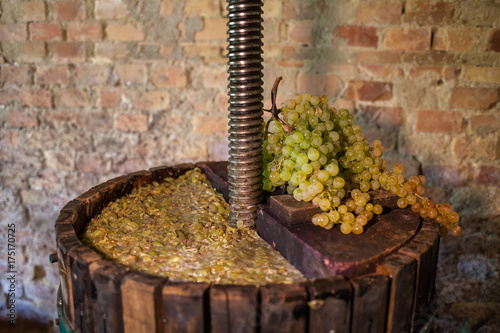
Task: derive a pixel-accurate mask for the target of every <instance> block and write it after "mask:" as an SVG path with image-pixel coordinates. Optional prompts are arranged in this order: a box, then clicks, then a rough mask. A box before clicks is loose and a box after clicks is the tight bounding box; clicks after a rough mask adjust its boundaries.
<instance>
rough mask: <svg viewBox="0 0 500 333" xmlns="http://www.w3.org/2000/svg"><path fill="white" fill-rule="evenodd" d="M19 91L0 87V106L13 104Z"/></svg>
mask: <svg viewBox="0 0 500 333" xmlns="http://www.w3.org/2000/svg"><path fill="white" fill-rule="evenodd" d="M17 95H18V93H17V91H16V90H14V89H6V88H0V106H5V105H8V104H13V103H15V102H16V101H17Z"/></svg>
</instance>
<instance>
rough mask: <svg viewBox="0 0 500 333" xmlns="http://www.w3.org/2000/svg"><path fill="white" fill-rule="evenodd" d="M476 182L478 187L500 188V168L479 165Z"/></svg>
mask: <svg viewBox="0 0 500 333" xmlns="http://www.w3.org/2000/svg"><path fill="white" fill-rule="evenodd" d="M474 180H475V181H476V184H478V185H485V186H496V187H499V186H500V168H499V167H497V166H493V165H479V166H477V167H476V170H475V175H474Z"/></svg>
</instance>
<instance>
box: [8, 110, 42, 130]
mask: <svg viewBox="0 0 500 333" xmlns="http://www.w3.org/2000/svg"><path fill="white" fill-rule="evenodd" d="M5 122H6V123H7V126H10V127H20V128H24V127H36V126H38V124H39V122H38V117H37V116H36V115H35V114H33V113H31V112H29V111H28V110H9V111H7V114H6V116H5Z"/></svg>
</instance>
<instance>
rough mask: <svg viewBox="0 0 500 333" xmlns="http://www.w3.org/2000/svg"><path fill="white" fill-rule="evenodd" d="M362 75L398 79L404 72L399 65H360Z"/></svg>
mask: <svg viewBox="0 0 500 333" xmlns="http://www.w3.org/2000/svg"><path fill="white" fill-rule="evenodd" d="M359 70H360V72H361V73H364V74H368V75H370V76H372V77H377V78H381V79H390V78H396V77H399V76H401V75H402V74H403V70H402V69H401V68H400V67H399V66H397V65H361V64H360V65H359Z"/></svg>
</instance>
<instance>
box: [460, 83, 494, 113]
mask: <svg viewBox="0 0 500 333" xmlns="http://www.w3.org/2000/svg"><path fill="white" fill-rule="evenodd" d="M497 102H498V89H493V88H471V87H455V88H453V89H452V91H451V97H450V108H452V109H471V110H484V109H490V108H492V107H493V106H495V104H496V103H497Z"/></svg>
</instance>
